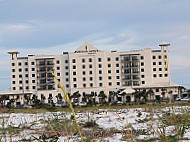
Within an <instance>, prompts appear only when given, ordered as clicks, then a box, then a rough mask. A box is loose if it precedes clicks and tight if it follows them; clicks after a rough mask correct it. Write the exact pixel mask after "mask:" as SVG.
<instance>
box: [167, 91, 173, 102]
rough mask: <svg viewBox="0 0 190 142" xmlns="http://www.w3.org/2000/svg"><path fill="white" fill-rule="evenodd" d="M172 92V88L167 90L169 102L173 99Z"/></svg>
mask: <svg viewBox="0 0 190 142" xmlns="http://www.w3.org/2000/svg"><path fill="white" fill-rule="evenodd" d="M172 93H173V91H172V90H170V91H169V92H168V94H169V99H170V103H171V101H172V100H173V96H172Z"/></svg>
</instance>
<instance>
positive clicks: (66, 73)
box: [65, 72, 76, 75]
mask: <svg viewBox="0 0 190 142" xmlns="http://www.w3.org/2000/svg"><path fill="white" fill-rule="evenodd" d="M65 75H69V73H68V72H65ZM73 75H74V74H73ZM75 75H76V74H75Z"/></svg>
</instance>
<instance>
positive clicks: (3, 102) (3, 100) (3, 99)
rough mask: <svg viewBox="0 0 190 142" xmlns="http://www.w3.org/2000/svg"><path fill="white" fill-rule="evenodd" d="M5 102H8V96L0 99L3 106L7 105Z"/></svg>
mask: <svg viewBox="0 0 190 142" xmlns="http://www.w3.org/2000/svg"><path fill="white" fill-rule="evenodd" d="M5 100H6V96H1V97H0V102H1V104H2V105H5Z"/></svg>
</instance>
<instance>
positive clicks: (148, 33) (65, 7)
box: [0, 0, 190, 91]
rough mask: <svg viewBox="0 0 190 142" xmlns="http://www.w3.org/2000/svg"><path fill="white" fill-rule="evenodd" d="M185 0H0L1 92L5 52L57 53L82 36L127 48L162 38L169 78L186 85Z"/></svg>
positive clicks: (189, 81)
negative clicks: (167, 49) (167, 47)
mask: <svg viewBox="0 0 190 142" xmlns="http://www.w3.org/2000/svg"><path fill="white" fill-rule="evenodd" d="M189 6H190V1H189V0H94V1H93V0H0V91H1V90H4V89H7V88H9V87H10V85H11V82H10V61H9V55H8V54H7V51H9V50H12V49H15V50H18V51H20V53H21V54H20V56H27V55H28V54H61V53H62V51H74V50H75V49H76V48H78V47H79V46H80V45H81V44H82V43H83V42H85V41H87V42H89V43H90V44H93V45H95V46H96V47H97V48H99V49H101V50H105V51H110V50H117V51H128V50H137V49H144V48H147V47H151V48H153V49H156V48H159V46H158V45H159V43H161V42H163V41H167V42H169V43H171V47H170V66H171V79H172V81H173V82H175V83H178V84H180V85H184V86H185V87H187V88H190V49H189V46H190V8H189Z"/></svg>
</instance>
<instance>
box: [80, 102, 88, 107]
mask: <svg viewBox="0 0 190 142" xmlns="http://www.w3.org/2000/svg"><path fill="white" fill-rule="evenodd" d="M86 105H87V103H86V102H80V103H79V106H82V107H84V106H86Z"/></svg>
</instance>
